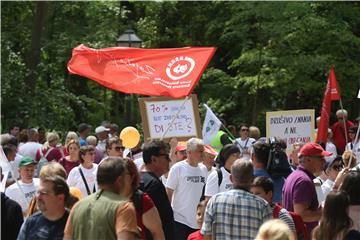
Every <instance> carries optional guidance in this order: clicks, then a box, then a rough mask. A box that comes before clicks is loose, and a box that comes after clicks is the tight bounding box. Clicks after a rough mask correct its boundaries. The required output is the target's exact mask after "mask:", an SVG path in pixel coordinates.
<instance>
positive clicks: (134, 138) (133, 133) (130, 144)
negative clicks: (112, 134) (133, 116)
mask: <svg viewBox="0 0 360 240" xmlns="http://www.w3.org/2000/svg"><path fill="white" fill-rule="evenodd" d="M120 139H121V140H122V144H123V146H124V147H126V148H134V147H136V146H137V145H138V143H139V141H140V133H139V131H138V130H137V129H136V128H134V127H126V128H124V129H123V130H121V132H120Z"/></svg>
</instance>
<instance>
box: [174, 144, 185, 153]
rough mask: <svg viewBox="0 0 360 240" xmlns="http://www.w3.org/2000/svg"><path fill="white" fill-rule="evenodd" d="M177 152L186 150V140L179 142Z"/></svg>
mask: <svg viewBox="0 0 360 240" xmlns="http://www.w3.org/2000/svg"><path fill="white" fill-rule="evenodd" d="M175 150H176V152H180V151H184V150H186V142H178V145H177V146H176V148H175Z"/></svg>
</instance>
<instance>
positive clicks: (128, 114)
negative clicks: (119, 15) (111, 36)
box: [116, 29, 142, 125]
mask: <svg viewBox="0 0 360 240" xmlns="http://www.w3.org/2000/svg"><path fill="white" fill-rule="evenodd" d="M116 43H117V45H118V46H119V47H135V48H140V47H141V43H142V40H141V39H140V38H139V37H138V36H137V35H136V34H135V31H134V30H132V29H128V30H126V31H125V32H124V33H123V34H121V35H120V36H119V37H118V39H116ZM131 105H132V95H131V94H125V113H124V123H125V124H126V125H128V124H130V123H131V122H132V115H133V113H132V106H131Z"/></svg>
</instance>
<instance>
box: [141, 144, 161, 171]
mask: <svg viewBox="0 0 360 240" xmlns="http://www.w3.org/2000/svg"><path fill="white" fill-rule="evenodd" d="M161 150H164V151H167V145H166V144H165V143H164V142H163V141H160V140H152V141H150V142H148V143H145V144H144V146H143V147H142V151H143V160H144V163H145V165H146V164H150V163H151V156H158V155H159V154H160V151H161Z"/></svg>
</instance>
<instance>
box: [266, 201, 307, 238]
mask: <svg viewBox="0 0 360 240" xmlns="http://www.w3.org/2000/svg"><path fill="white" fill-rule="evenodd" d="M281 209H283V207H282V206H281V205H279V204H275V208H274V211H273V218H279V213H280V210H281ZM288 212H289V214H290V216H291V218H292V220H293V221H294V224H295V229H296V236H297V239H298V240H308V239H309V233H308V231H307V227H306V225H305V223H304V221H303V220H302V218H301V216H300V215H299V214H297V213H295V212H290V211H288Z"/></svg>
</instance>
